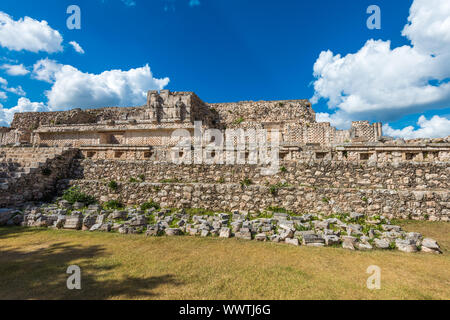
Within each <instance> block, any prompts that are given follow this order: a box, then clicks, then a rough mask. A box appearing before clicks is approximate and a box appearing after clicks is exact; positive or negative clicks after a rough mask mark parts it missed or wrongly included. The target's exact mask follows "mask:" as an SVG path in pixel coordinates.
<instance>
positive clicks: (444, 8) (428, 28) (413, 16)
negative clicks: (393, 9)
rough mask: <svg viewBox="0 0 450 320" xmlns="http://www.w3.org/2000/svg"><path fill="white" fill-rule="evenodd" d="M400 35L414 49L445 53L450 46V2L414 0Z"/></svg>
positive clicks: (443, 0) (442, 0) (444, 0)
mask: <svg viewBox="0 0 450 320" xmlns="http://www.w3.org/2000/svg"><path fill="white" fill-rule="evenodd" d="M408 22H409V24H407V25H406V26H405V28H404V29H403V31H402V35H404V36H406V37H408V39H410V40H411V42H412V44H413V46H414V48H415V49H419V50H422V51H424V52H427V53H432V54H443V53H447V54H448V50H449V46H450V2H449V1H446V0H415V1H414V3H413V4H412V6H411V8H410V11H409V17H408Z"/></svg>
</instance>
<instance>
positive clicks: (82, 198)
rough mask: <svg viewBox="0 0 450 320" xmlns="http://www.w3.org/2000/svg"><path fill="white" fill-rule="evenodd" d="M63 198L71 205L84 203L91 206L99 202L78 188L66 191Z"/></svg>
mask: <svg viewBox="0 0 450 320" xmlns="http://www.w3.org/2000/svg"><path fill="white" fill-rule="evenodd" d="M62 198H63V199H64V200H66V201H68V202H69V203H70V204H74V203H75V202H82V203H84V204H86V205H90V204H93V203H96V202H97V201H96V200H95V198H94V197H92V196H89V195H87V194H85V193H83V192H81V191H80V188H79V187H78V186H74V187H71V188H69V189H67V190H66V191H64V193H63V196H62Z"/></svg>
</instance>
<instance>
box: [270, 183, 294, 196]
mask: <svg viewBox="0 0 450 320" xmlns="http://www.w3.org/2000/svg"><path fill="white" fill-rule="evenodd" d="M288 187H291V185H290V184H288V183H286V182H285V183H281V182H279V183H277V184H272V185H271V186H269V191H270V193H271V194H272V195H273V196H276V195H277V194H278V191H279V190H280V189H282V188H288Z"/></svg>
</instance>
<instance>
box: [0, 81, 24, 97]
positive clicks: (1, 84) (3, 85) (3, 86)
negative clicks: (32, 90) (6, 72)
mask: <svg viewBox="0 0 450 320" xmlns="http://www.w3.org/2000/svg"><path fill="white" fill-rule="evenodd" d="M0 88H1V89H2V90H4V91H3V94H0V97H3V98H4V99H6V94H5V91H7V92H11V93H14V94H16V95H18V96H25V95H26V93H25V91H24V90H23V89H22V87H21V86H18V87H16V88H13V87H9V86H8V81H7V80H6V79H4V78H2V77H0Z"/></svg>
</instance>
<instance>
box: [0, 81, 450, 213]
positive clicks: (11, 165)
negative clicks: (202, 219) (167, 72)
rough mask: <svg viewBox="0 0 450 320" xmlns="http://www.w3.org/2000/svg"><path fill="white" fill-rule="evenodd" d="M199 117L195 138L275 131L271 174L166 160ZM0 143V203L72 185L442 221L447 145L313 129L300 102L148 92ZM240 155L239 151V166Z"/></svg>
mask: <svg viewBox="0 0 450 320" xmlns="http://www.w3.org/2000/svg"><path fill="white" fill-rule="evenodd" d="M198 121H201V122H202V124H201V126H200V131H202V132H204V131H205V130H206V129H211V128H213V129H219V130H220V131H221V132H222V133H223V132H226V130H227V129H244V130H246V131H248V132H252V131H251V130H250V129H252V130H267V131H268V132H273V131H279V132H280V136H281V141H280V146H279V158H280V164H279V165H280V167H279V172H275V173H274V174H272V175H270V176H266V175H263V174H262V173H261V172H262V171H261V170H262V168H263V166H264V165H262V164H254V165H251V164H248V162H245V163H246V164H234V165H222V164H197V165H194V164H192V165H189V164H183V165H179V164H174V163H173V161H172V156H173V154H172V153H173V152H179V150H178V149H176V150H175V151H174V149H173V146H175V145H176V143H177V142H178V139H177V138H173V137H172V134H173V132H174V131H176V130H178V129H184V130H187V131H188V132H189V133H190V134H191V135H192V136H194V131H195V130H197V129H198V127H196V122H198ZM253 132H254V131H253ZM203 142H204V143H205V144H206V143H208V141H206V140H205V141H203ZM0 145H16V147H2V148H0V159H2V161H3V166H2V169H1V170H0V173H1V176H0V187H1V189H2V192H3V193H2V195H1V196H0V207H1V206H6V205H17V204H20V203H21V202H23V201H29V200H39V199H40V198H42V197H43V196H45V195H48V194H49V192H50V193H51V192H53V191H55V190H58V191H59V192H62V191H63V190H64V188H67V187H69V186H72V185H77V186H79V187H80V188H81V190H82V191H84V192H86V193H88V194H90V195H93V196H96V197H97V198H98V199H99V200H101V201H102V202H103V201H108V200H120V201H122V202H124V203H126V204H139V203H141V202H145V201H147V200H148V199H150V198H152V199H154V200H155V201H158V202H160V203H161V204H162V205H163V206H168V207H177V208H183V207H202V208H208V209H212V210H234V209H241V210H247V211H255V212H256V211H259V210H262V209H265V208H266V207H269V206H272V207H273V206H279V207H284V208H286V209H288V210H292V211H296V212H305V211H314V212H339V211H345V212H350V211H355V212H361V213H368V214H382V215H386V216H389V217H396V218H413V219H430V220H441V221H448V220H449V213H450V201H449V199H450V198H449V191H448V190H449V185H448V182H449V181H450V167H449V162H450V141H449V138H448V137H447V138H443V139H418V140H411V141H403V140H393V139H390V138H387V137H383V134H382V129H381V124H380V123H374V124H371V123H369V122H368V121H358V122H354V123H353V125H352V127H351V129H349V130H337V129H336V128H334V127H332V126H331V125H330V124H329V123H318V122H316V120H315V113H314V111H313V109H312V108H311V104H310V103H309V101H307V100H286V101H257V102H254V101H245V102H239V103H223V104H221V103H216V104H207V103H204V102H203V101H202V100H201V99H200V98H199V97H197V95H195V93H192V92H175V93H171V92H170V91H168V90H163V91H161V92H157V91H149V92H148V99H147V104H146V105H145V106H139V107H129V108H102V109H89V110H81V109H74V110H70V111H65V112H49V113H23V114H16V115H15V118H14V121H13V123H12V125H11V128H1V129H0ZM49 148H50V149H49ZM52 148H53V149H52ZM58 148H61V149H58ZM42 150H47V151H49V150H54V152H53V153H52V152H50V153H51V154H53V156H51V157H50V155H49V156H48V159H40V158H39V157H38V156H37V155H39V154H40V153H42V152H43V151H42ZM177 150H178V151H177ZM201 151H202V150H201ZM248 151H249V150H247V149H245V150H242V153H241V156H243V157H244V160H246V161H247V160H248V159H249V156H250V155H249V152H248ZM20 152H22V155H20ZM202 152H203V151H202ZM233 152H234V151H233ZM44 153H45V152H44ZM21 157H22V158H26V159H31V160H30V161H28V162H29V163H28V162H27V161H25V162H24V163H22V162H21V161H20V160H19V159H20V158H21ZM33 159H34V160H33ZM30 168H35V169H33V170H31V169H30ZM48 168H53V169H51V170H50V171H48V170H47V169H48ZM42 170H44V171H42ZM49 172H52V173H50V175H46V174H49ZM44 173H46V174H44ZM52 174H54V176H53V175H52ZM110 181H115V182H117V183H118V189H117V190H110V188H109V187H108V182H110ZM21 188H22V189H21ZM20 190H24V191H26V192H24V195H25V196H23V197H20V194H21V191H20ZM32 190H38V191H37V192H33V191H32Z"/></svg>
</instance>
